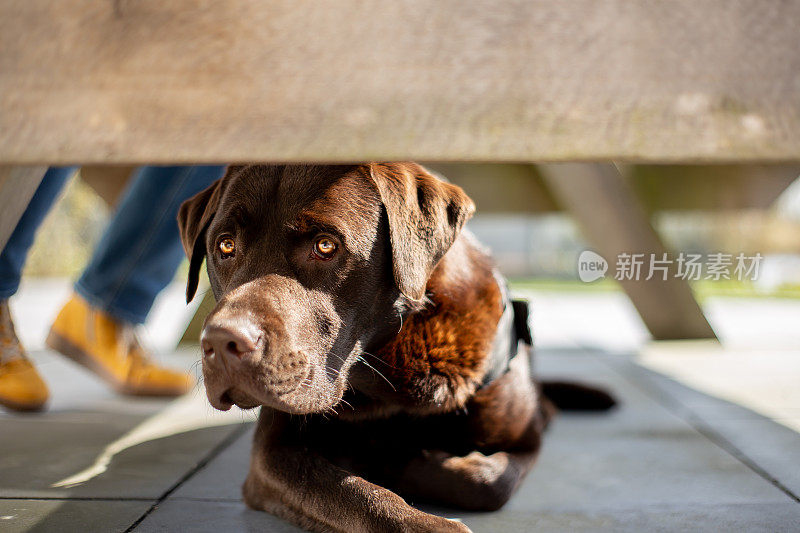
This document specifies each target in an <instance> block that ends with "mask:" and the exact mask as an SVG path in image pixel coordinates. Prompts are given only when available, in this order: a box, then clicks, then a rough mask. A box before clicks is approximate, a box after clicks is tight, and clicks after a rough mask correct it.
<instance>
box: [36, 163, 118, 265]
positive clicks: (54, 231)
mask: <svg viewBox="0 0 800 533" xmlns="http://www.w3.org/2000/svg"><path fill="white" fill-rule="evenodd" d="M108 218H109V208H108V206H107V205H106V203H105V202H104V201H103V200H102V199H101V198H100V197H99V196H98V195H97V194H96V193H95V192H94V190H93V189H92V188H91V187H89V186H88V185H86V184H85V183H84V182H82V181H81V180H80V179H78V178H77V177H74V178H73V179H71V180H70V181H69V183H68V184H67V186H66V187H65V188H64V191H63V192H62V193H61V196H60V197H59V199H58V201H57V202H56V205H55V206H54V207H53V209H52V210H51V211H50V213H49V214H48V215H47V218H45V220H44V222H43V223H42V226H41V227H40V228H39V232H38V233H37V235H36V241H35V242H34V244H33V248H32V249H31V251H30V254H29V255H28V261H27V263H26V264H25V271H24V275H25V276H31V277H63V276H69V277H73V278H74V277H77V276H78V275H79V274H80V272H81V270H83V267H84V266H85V265H86V263H87V262H88V261H89V258H90V256H91V254H92V250H93V249H94V247H95V245H96V244H97V242H98V241H99V240H100V237H101V236H102V234H103V230H104V229H105V226H106V224H107V222H108Z"/></svg>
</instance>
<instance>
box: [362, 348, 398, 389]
mask: <svg viewBox="0 0 800 533" xmlns="http://www.w3.org/2000/svg"><path fill="white" fill-rule="evenodd" d="M356 359H358V360H359V361H361V362H362V363H364V364H365V365H367V366H368V367H369V368H371V369H372V371H373V372H375V373H376V374H378V375H379V376H380V377H382V378H383V379H384V380H386V383H388V384H389V386H390V387H391V388H392V390H393V391H396V390H397V389H396V388H395V386H394V385H393V384H392V382H391V381H389V378H387V377H386V376H384V375H383V373H382V372H381V371H380V370H378V369H377V368H375V367H374V366H372V365H371V364H369V362H368V361H367V360H366V359H364V358H363V357H361V356H360V355H357V356H356Z"/></svg>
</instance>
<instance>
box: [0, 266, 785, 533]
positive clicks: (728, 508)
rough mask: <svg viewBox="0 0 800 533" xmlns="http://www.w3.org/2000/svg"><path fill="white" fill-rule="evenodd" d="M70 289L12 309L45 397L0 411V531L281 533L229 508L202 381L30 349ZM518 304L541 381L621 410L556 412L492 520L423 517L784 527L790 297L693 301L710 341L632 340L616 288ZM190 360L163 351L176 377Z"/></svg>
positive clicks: (510, 524) (237, 420)
mask: <svg viewBox="0 0 800 533" xmlns="http://www.w3.org/2000/svg"><path fill="white" fill-rule="evenodd" d="M68 291H69V289H68V285H67V284H65V283H64V282H61V281H55V282H46V283H34V284H27V285H26V286H25V287H24V289H23V291H22V294H21V295H20V296H21V297H20V298H18V299H17V301H16V302H14V305H13V310H14V314H15V316H16V317H17V319H18V322H19V325H20V332H21V336H22V338H23V340H24V341H25V342H26V344H27V345H28V346H29V347H30V348H31V350H32V352H33V357H34V359H35V361H36V363H37V365H38V366H39V368H40V369H41V371H42V373H43V374H44V376H45V378H46V380H47V381H48V383H49V385H50V387H51V391H52V402H51V406H50V409H49V411H48V412H46V413H42V414H38V415H22V416H21V415H15V414H10V413H0V531H3V532H5V531H59V532H60V531H125V530H130V531H133V530H135V531H166V530H169V531H226V532H227V531H255V530H259V531H296V529H295V528H293V527H291V526H289V525H287V524H285V523H283V522H282V521H280V520H278V519H276V518H273V517H271V516H269V515H266V514H264V513H258V512H254V511H250V510H247V509H246V508H245V507H244V505H243V504H242V503H241V501H240V485H241V482H242V480H243V479H244V476H245V473H246V469H247V462H248V459H249V458H248V454H249V449H250V436H251V431H252V422H251V421H250V420H251V417H250V415H249V414H246V413H242V412H240V411H235V410H234V411H232V412H229V413H224V414H223V413H217V412H215V411H213V410H212V409H211V407H210V406H208V404H207V402H205V398H204V394H203V392H202V390H200V389H198V390H197V391H195V392H194V393H192V394H189V395H187V396H185V397H183V398H180V399H177V400H174V401H171V402H165V401H158V400H142V399H127V398H120V397H118V396H116V395H114V394H113V393H112V392H110V391H109V390H108V389H107V388H106V387H105V386H104V385H103V384H101V383H99V382H98V381H97V380H96V379H94V377H93V376H91V375H89V374H87V373H86V372H85V371H84V370H83V369H81V368H79V367H77V366H75V365H73V364H72V363H70V362H68V361H66V360H64V359H63V358H61V357H59V356H58V355H56V354H52V353H48V352H46V351H43V350H42V343H41V339H40V338H39V337H40V336H41V335H42V334H43V332H44V331H46V328H47V325H48V322H49V320H50V319H51V318H52V316H54V314H55V312H56V311H57V309H58V306H59V304H60V303H61V301H62V300H63V298H65V297H66V295H67V294H68ZM180 293H181V288H180V287H179V286H177V285H176V286H175V287H174V288H171V289H170V290H169V291H168V292H167V293H166V295H165V297H164V298H163V299H162V300H161V301H160V302H159V304H158V308H157V309H156V311H155V313H154V316H153V317H152V319H151V321H150V323H149V324H148V325H147V328H146V336H147V337H148V338H149V340H150V341H151V344H153V345H155V346H156V347H158V348H160V349H161V350H162V351H165V350H167V349H166V347H168V346H171V345H173V343H174V340H175V338H176V337H177V336H178V334H179V332H178V331H177V329H176V328H177V326H178V324H180V323H181V322H182V321H183V320H184V316H185V313H186V312H185V311H184V310H183V305H182V303H181V302H180ZM530 296H531V298H532V301H533V304H534V314H533V319H534V329H535V334H536V337H537V340H538V343H539V347H540V349H539V352H538V354H537V360H536V365H537V369H538V371H539V373H540V374H541V375H544V376H558V377H573V378H576V379H581V380H584V381H591V382H594V383H599V384H603V385H605V386H607V387H608V388H609V389H611V390H613V391H614V393H615V394H616V395H617V396H618V398H619V399H620V402H621V406H620V408H618V409H616V410H615V411H613V412H611V413H608V414H601V415H574V414H570V415H566V414H565V415H562V416H561V417H560V418H559V419H558V420H557V421H556V422H555V424H554V425H553V426H552V429H551V430H550V431H549V432H548V435H547V436H546V439H545V443H544V448H543V452H542V455H541V457H540V460H539V462H538V464H537V466H536V467H535V468H534V470H533V471H532V473H531V475H529V476H528V478H527V479H526V481H525V482H524V484H523V486H522V487H521V489H520V490H519V492H518V493H517V494H516V496H515V497H514V498H513V499H512V500H511V502H509V503H508V505H506V507H505V508H504V509H503V510H501V511H500V512H497V513H487V514H471V513H469V514H465V513H460V512H458V511H454V510H447V509H436V510H435V509H432V508H428V509H429V510H433V511H436V512H440V513H442V514H444V515H446V516H451V517H459V518H461V519H462V520H464V522H466V523H467V524H468V525H469V526H470V527H471V528H472V529H473V530H474V531H487V532H504V531H508V532H518V531H528V530H531V531H532V530H536V531H637V532H638V531H650V530H660V531H677V530H681V531H682V530H692V531H698V530H700V531H720V530H735V531H741V530H745V531H770V532H772V531H793V530H796V528H797V524H798V523H800V503H798V495H800V466H798V465H800V435H799V434H798V433H797V432H798V431H800V391H799V390H798V389H800V387H798V386H795V385H800V328H797V324H800V302H793V301H770V300H755V301H750V302H748V301H737V300H722V299H717V300H713V301H711V302H709V304H708V311H709V315H710V320H711V321H712V323H714V326H715V328H716V329H717V331H718V332H720V336H721V337H722V338H723V340H724V341H725V342H724V344H723V346H724V348H722V347H720V346H719V345H716V344H711V343H702V342H701V343H697V342H695V343H647V342H646V334H645V331H644V329H643V328H642V326H641V324H640V323H639V321H638V318H637V317H636V315H635V312H634V311H633V310H632V308H631V307H630V305H629V304H628V303H627V301H626V300H625V299H624V297H622V296H620V295H616V294H590V295H575V294H554V293H535V294H531V295H530ZM23 322H24V324H23ZM197 355H198V353H197V349H196V348H194V349H193V348H188V349H185V350H179V351H177V352H172V351H168V350H167V351H165V353H164V355H163V356H162V357H161V360H162V361H163V362H166V363H168V364H172V365H174V366H179V367H180V366H182V367H185V368H187V369H188V368H192V367H193V365H194V363H195V362H196V361H197Z"/></svg>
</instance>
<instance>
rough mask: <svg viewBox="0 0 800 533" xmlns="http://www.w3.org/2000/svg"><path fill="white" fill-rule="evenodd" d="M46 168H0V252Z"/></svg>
mask: <svg viewBox="0 0 800 533" xmlns="http://www.w3.org/2000/svg"><path fill="white" fill-rule="evenodd" d="M46 171H47V167H11V166H0V250H2V249H3V248H5V245H6V242H8V238H9V237H10V236H11V233H13V232H14V228H16V227H17V222H19V218H20V217H21V216H22V213H24V212H25V208H26V207H28V202H30V201H31V198H33V194H34V193H35V192H36V189H37V188H38V187H39V183H41V181H42V177H43V176H44V173H45V172H46Z"/></svg>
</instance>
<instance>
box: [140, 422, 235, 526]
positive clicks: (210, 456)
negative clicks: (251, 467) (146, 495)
mask: <svg viewBox="0 0 800 533" xmlns="http://www.w3.org/2000/svg"><path fill="white" fill-rule="evenodd" d="M250 426H251V424H241V425H240V426H239V427H237V428H236V429H234V430H233V431H231V433H230V434H229V435H228V436H227V437H225V438H224V439H223V440H222V442H220V443H219V444H217V445H216V446H214V447H213V448H212V449H211V450H210V451H209V452H208V453H207V454H206V455H205V456H204V457H203V458H202V459H200V461H198V462H197V464H195V465H194V466H193V467H192V468H190V469H189V471H188V472H186V473H185V474H184V475H182V476H181V477H180V478H179V479H178V481H176V482H175V483H174V484H173V485H172V486H171V487H170V488H168V489H167V490H166V491H165V492H164V494H162V495H161V496H160V497H159V498H158V499H156V500H155V501H154V502H153V504H152V505H150V507H148V508H147V510H146V511H145V512H144V513H142V516H140V517H139V518H137V519H136V521H135V522H133V523H132V524H131V525H130V526H129V527H128V529H126V530H125V533H130V532H132V531H133V530H135V529H136V528H137V527H139V525H140V524H141V523H142V522H143V521H144V520H145V518H147V517H148V516H150V515H151V514H152V512H153V511H155V510H156V508H158V506H159V505H161V504H162V503H163V502H164V501H165V500H166V499H167V498H169V497H170V495H172V494H173V493H174V492H175V491H176V490H178V488H179V487H180V486H181V485H183V484H184V483H186V482H187V481H189V479H191V478H192V477H194V475H195V474H197V473H198V472H199V471H200V470H202V469H203V468H204V467H205V466H207V465H208V463H210V462H211V461H213V460H214V459H215V458H216V457H217V456H218V455H219V454H221V453H222V452H223V451H224V450H226V449H227V448H228V447H229V446H230V445H231V444H233V443H234V442H236V440H237V439H238V438H239V437H241V436H242V435H244V434H245V432H246V431H247V430H248V429H249V428H250Z"/></svg>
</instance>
